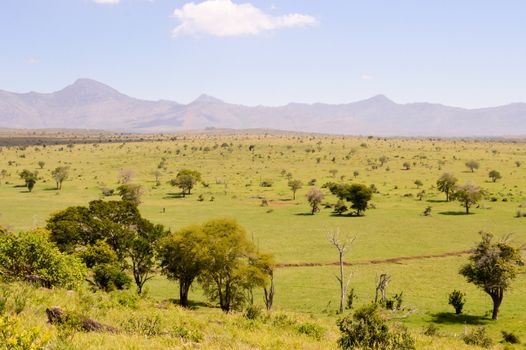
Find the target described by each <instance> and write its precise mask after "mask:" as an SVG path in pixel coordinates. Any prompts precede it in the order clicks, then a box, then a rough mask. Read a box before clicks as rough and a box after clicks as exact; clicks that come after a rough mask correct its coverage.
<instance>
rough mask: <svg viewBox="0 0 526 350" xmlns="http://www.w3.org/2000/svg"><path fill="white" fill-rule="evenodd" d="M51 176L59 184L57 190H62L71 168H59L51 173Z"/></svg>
mask: <svg viewBox="0 0 526 350" xmlns="http://www.w3.org/2000/svg"><path fill="white" fill-rule="evenodd" d="M51 176H52V177H53V179H54V180H55V182H56V184H57V190H61V189H62V183H63V182H64V181H65V180H66V179H67V178H68V176H69V167H67V166H59V167H57V168H55V169H54V170H53V171H52V172H51Z"/></svg>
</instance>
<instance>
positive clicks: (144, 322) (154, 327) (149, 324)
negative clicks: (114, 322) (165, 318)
mask: <svg viewBox="0 0 526 350" xmlns="http://www.w3.org/2000/svg"><path fill="white" fill-rule="evenodd" d="M122 326H123V329H124V330H125V331H126V332H128V333H131V334H140V335H142V336H146V337H152V336H156V335H159V334H161V333H162V332H163V329H162V319H161V317H160V316H159V315H151V316H150V315H148V316H144V315H131V316H130V317H129V318H128V319H127V320H126V322H125V323H124V324H123V325H122Z"/></svg>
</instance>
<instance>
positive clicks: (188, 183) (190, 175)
mask: <svg viewBox="0 0 526 350" xmlns="http://www.w3.org/2000/svg"><path fill="white" fill-rule="evenodd" d="M199 181H201V173H200V172H199V171H196V170H190V169H183V170H181V171H179V172H178V173H177V176H176V177H175V179H172V180H170V185H172V186H177V187H179V188H180V189H181V193H182V195H183V197H185V196H186V195H187V194H190V193H191V191H192V189H193V188H194V186H195V184H196V183H198V182H199Z"/></svg>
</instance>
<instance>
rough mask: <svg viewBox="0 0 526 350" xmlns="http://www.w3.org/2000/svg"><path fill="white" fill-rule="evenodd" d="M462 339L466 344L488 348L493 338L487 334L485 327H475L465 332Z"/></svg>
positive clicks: (491, 344)
mask: <svg viewBox="0 0 526 350" xmlns="http://www.w3.org/2000/svg"><path fill="white" fill-rule="evenodd" d="M463 340H464V343H466V344H468V345H476V346H480V347H482V348H490V347H492V346H493V340H492V339H491V338H490V337H489V336H488V335H487V330H486V327H477V328H475V329H472V330H471V331H469V332H466V334H464V337H463Z"/></svg>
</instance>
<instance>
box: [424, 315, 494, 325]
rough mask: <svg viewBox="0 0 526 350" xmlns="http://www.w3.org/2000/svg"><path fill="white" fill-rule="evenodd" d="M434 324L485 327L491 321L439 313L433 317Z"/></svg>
mask: <svg viewBox="0 0 526 350" xmlns="http://www.w3.org/2000/svg"><path fill="white" fill-rule="evenodd" d="M431 316H432V317H433V320H432V321H433V322H435V323H440V324H469V325H484V324H486V323H488V322H490V321H491V320H490V319H489V318H487V317H485V316H475V315H465V314H460V315H457V314H454V313H451V312H438V313H436V314H433V315H431Z"/></svg>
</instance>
